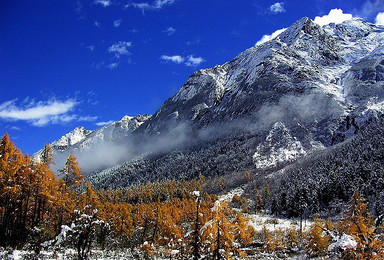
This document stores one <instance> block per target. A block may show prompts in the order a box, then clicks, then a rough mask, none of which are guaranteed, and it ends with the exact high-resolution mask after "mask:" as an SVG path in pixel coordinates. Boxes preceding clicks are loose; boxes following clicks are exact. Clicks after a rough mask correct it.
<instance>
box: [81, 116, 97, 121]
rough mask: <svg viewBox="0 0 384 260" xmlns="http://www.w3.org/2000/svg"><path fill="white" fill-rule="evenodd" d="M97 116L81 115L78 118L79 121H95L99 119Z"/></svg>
mask: <svg viewBox="0 0 384 260" xmlns="http://www.w3.org/2000/svg"><path fill="white" fill-rule="evenodd" d="M97 118H98V117H97V116H80V117H78V118H77V121H82V122H93V121H96V120H97Z"/></svg>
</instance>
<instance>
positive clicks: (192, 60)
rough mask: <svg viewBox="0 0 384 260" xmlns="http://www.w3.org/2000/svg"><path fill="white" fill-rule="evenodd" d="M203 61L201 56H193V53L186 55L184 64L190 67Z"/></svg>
mask: <svg viewBox="0 0 384 260" xmlns="http://www.w3.org/2000/svg"><path fill="white" fill-rule="evenodd" d="M203 62H204V59H203V58H202V57H193V55H189V56H188V60H187V61H186V62H185V65H187V66H190V67H195V66H197V65H200V64H201V63H203Z"/></svg>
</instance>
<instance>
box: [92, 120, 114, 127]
mask: <svg viewBox="0 0 384 260" xmlns="http://www.w3.org/2000/svg"><path fill="white" fill-rule="evenodd" d="M113 122H114V121H113V120H109V121H106V122H97V123H95V125H97V126H105V125H110V124H112V123H113Z"/></svg>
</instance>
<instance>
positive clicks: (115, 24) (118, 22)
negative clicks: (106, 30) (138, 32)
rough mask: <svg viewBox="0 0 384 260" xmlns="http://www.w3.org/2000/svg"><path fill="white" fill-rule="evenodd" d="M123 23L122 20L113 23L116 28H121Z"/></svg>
mask: <svg viewBox="0 0 384 260" xmlns="http://www.w3.org/2000/svg"><path fill="white" fill-rule="evenodd" d="M122 22H123V21H122V20H121V19H118V20H116V21H114V22H113V26H114V27H119V26H120V25H121V23H122Z"/></svg>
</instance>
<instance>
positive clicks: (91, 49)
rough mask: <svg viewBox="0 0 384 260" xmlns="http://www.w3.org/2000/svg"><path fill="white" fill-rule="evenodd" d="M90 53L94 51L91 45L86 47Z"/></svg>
mask: <svg viewBox="0 0 384 260" xmlns="http://www.w3.org/2000/svg"><path fill="white" fill-rule="evenodd" d="M87 48H88V49H89V50H90V51H94V50H95V46H93V45H90V46H88V47H87Z"/></svg>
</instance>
